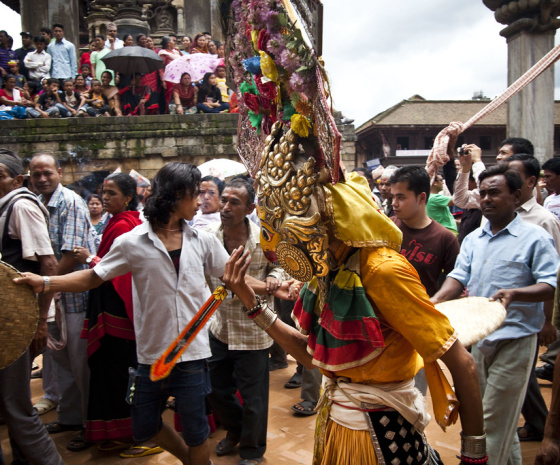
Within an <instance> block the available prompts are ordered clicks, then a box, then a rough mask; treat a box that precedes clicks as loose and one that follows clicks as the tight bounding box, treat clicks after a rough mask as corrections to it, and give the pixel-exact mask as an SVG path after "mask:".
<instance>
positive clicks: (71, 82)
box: [63, 79, 74, 85]
mask: <svg viewBox="0 0 560 465" xmlns="http://www.w3.org/2000/svg"><path fill="white" fill-rule="evenodd" d="M68 82H69V83H70V84H72V85H74V80H73V79H65V80H64V81H63V84H67V83H68Z"/></svg>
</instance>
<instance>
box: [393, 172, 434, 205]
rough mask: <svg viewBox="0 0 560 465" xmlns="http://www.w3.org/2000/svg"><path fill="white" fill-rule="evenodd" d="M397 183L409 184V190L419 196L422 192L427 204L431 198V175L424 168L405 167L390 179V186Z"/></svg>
mask: <svg viewBox="0 0 560 465" xmlns="http://www.w3.org/2000/svg"><path fill="white" fill-rule="evenodd" d="M397 182H406V183H408V187H407V189H408V190H409V191H412V192H414V195H416V196H418V195H420V194H421V193H422V192H424V193H425V194H426V202H427V201H428V199H429V198H430V184H431V183H430V175H429V174H428V172H427V171H426V169H425V168H424V167H422V166H413V165H409V166H403V167H402V168H399V169H398V170H397V171H395V172H394V173H393V174H392V175H391V177H390V178H389V184H395V183H397Z"/></svg>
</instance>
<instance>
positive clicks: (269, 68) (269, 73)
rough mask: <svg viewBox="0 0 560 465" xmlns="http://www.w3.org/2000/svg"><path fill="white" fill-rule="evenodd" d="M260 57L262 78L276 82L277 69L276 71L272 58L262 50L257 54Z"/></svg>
mask: <svg viewBox="0 0 560 465" xmlns="http://www.w3.org/2000/svg"><path fill="white" fill-rule="evenodd" d="M259 53H260V55H261V71H262V73H263V75H264V76H266V77H267V78H268V79H270V80H271V81H274V82H277V81H278V69H276V63H274V60H273V59H272V57H271V56H270V55H269V54H268V53H266V52H263V51H262V50H261V51H260V52H259Z"/></svg>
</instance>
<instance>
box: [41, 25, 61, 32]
mask: <svg viewBox="0 0 560 465" xmlns="http://www.w3.org/2000/svg"><path fill="white" fill-rule="evenodd" d="M55 27H59V28H60V29H62V30H63V31H64V25H63V24H62V23H54V24H53V25H52V28H53V29H54V28H55ZM45 32H46V31H45Z"/></svg>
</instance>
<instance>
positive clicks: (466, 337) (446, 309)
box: [435, 297, 506, 346]
mask: <svg viewBox="0 0 560 465" xmlns="http://www.w3.org/2000/svg"><path fill="white" fill-rule="evenodd" d="M435 307H436V309H438V310H439V311H440V312H441V313H443V314H444V315H445V316H446V317H447V318H449V322H450V323H451V326H453V327H454V328H455V331H457V334H458V336H459V340H460V341H461V343H462V344H463V345H464V346H470V345H472V344H474V343H475V342H478V341H480V340H482V339H484V338H485V337H486V336H488V335H489V334H490V333H493V332H494V331H496V330H497V329H498V328H499V327H500V326H501V325H502V323H503V322H504V320H505V319H506V309H505V308H504V306H503V305H502V304H501V303H500V302H498V301H492V302H491V301H490V300H488V299H487V298H486V297H465V298H463V299H456V300H449V301H447V302H441V303H439V304H436V305H435Z"/></svg>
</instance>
